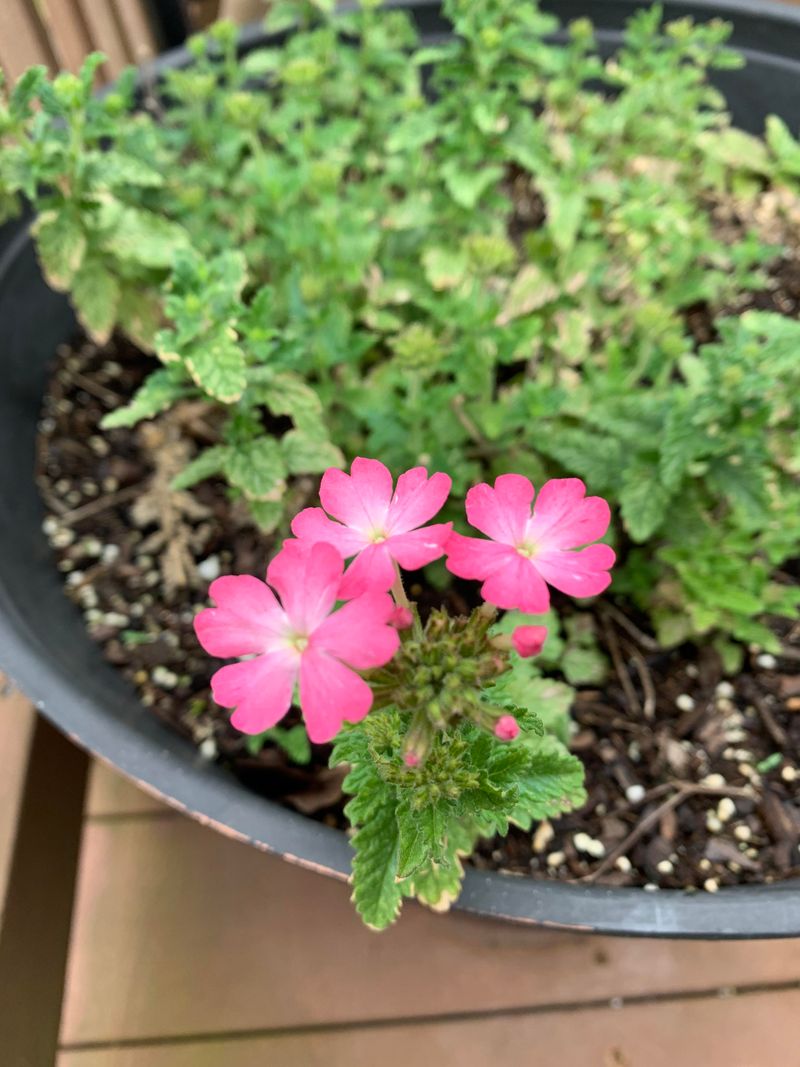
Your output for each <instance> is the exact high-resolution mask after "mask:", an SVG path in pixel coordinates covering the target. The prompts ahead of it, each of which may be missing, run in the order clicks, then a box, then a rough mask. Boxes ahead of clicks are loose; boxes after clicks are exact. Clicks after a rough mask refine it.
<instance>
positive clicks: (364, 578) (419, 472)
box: [292, 457, 453, 600]
mask: <svg viewBox="0 0 800 1067" xmlns="http://www.w3.org/2000/svg"><path fill="white" fill-rule="evenodd" d="M451 484H452V481H451V479H450V477H449V476H448V475H447V474H433V475H431V477H430V478H429V477H428V472H427V471H426V469H425V468H424V467H413V468H412V469H411V470H409V471H406V472H405V474H401V475H400V477H399V478H398V479H397V488H396V489H395V490H394V493H392V476H391V474H390V473H389V470H388V469H387V468H386V467H385V466H384V465H383V464H382V463H381V462H379V461H378V460H376V459H363V458H361V457H359V458H358V459H354V460H353V465H352V467H351V468H350V474H345V472H344V471H340V470H337V469H336V468H331V469H330V470H327V471H326V472H325V474H324V475H323V477H322V484H321V485H320V490H319V496H320V500H321V501H322V507H321V508H306V509H305V511H301V512H300V514H299V515H297V516H295V518H294V520H293V521H292V533H293V534H294V535H295V537H297V538H299V539H300V540H301V541H304V542H310V543H312V544H316V543H318V542H320V541H325V542H327V543H328V544H331V545H333V546H334V547H335V548H338V550H339V551H340V552H341V554H342V555H343V556H344V558H345V559H349V558H350V557H351V556H355V557H356V558H355V560H354V561H353V563H352V564H351V566H350V567H349V568H348V570H347V572H346V574H345V576H344V580H343V582H342V588H341V589H340V591H339V593H340V596H342V597H343V598H344V599H346V600H347V599H349V598H350V597H354V596H358V595H359V594H360V593H363V592H364V591H365V590H367V589H380V590H386V589H389V588H390V587H391V585H392V583H393V582H394V579H395V567H394V564H395V561H396V562H397V563H399V564H400V566H401V567H404V568H405V569H406V570H416V569H417V568H418V567H424V566H425V564H426V563H431V562H433V560H435V559H438V558H439V557H440V556H442V555H444V550H445V544H446V542H447V539H448V537H449V536H450V534H451V532H452V526H453V524H452V523H450V522H443V523H438V524H436V525H434V526H425V525H424V523H426V522H428V521H429V520H430V519H432V518H433V516H434V515H435V514H436V513H437V512H438V511H439V510H440V509H441V508H442V505H443V504H444V502H445V500H447V496H448V494H449V492H450V486H451ZM323 508H324V510H323ZM326 511H327V512H328V515H332V516H333V518H334V519H338V522H334V521H333V520H332V519H330V518H329V517H328V515H326V514H325V512H326Z"/></svg>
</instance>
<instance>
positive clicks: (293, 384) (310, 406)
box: [247, 367, 322, 428]
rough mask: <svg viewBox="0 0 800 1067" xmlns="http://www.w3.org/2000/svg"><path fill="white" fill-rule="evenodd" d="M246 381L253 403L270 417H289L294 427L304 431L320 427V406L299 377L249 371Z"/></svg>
mask: <svg viewBox="0 0 800 1067" xmlns="http://www.w3.org/2000/svg"><path fill="white" fill-rule="evenodd" d="M247 380H248V389H252V391H253V396H254V398H255V399H256V401H257V402H258V403H259V404H264V405H265V406H266V407H268V408H269V410H270V411H271V412H272V414H273V415H288V416H289V417H290V418H291V419H292V420H293V422H294V423H295V425H298V426H303V427H305V428H309V427H317V426H319V419H320V416H321V414H322V402H321V400H320V398H319V396H318V395H317V394H316V393H315V392H314V390H313V389H312V388H311V386H310V385H308V384H307V383H306V382H304V381H303V379H302V378H301V377H300V375H299V374H293V373H292V372H291V371H273V370H272V369H271V368H268V367H253V368H251V369H250V370H248V373H247Z"/></svg>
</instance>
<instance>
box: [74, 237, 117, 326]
mask: <svg viewBox="0 0 800 1067" xmlns="http://www.w3.org/2000/svg"><path fill="white" fill-rule="evenodd" d="M71 298H72V303H73V304H74V305H75V310H76V311H77V313H78V318H79V319H80V321H81V325H82V326H83V327H84V329H85V330H86V332H87V333H88V334H89V336H90V337H91V338H92V340H93V341H95V342H96V343H97V344H99V345H104V344H105V343H106V342H107V341H108V339H109V337H110V336H111V333H112V331H113V329H114V325H115V323H116V321H117V311H118V308H119V300H120V288H119V284H118V282H117V279H116V278H115V277H114V275H113V274H112V273H111V272H110V271H109V270H108V268H107V267H106V266H105V265H104V264H103V262H102V261H101V260H99V259H91V258H89V259H86V260H84V262H83V264H82V265H81V267H80V269H79V270H78V273H77V274H76V275H75V277H74V279H73V281H72V293H71Z"/></svg>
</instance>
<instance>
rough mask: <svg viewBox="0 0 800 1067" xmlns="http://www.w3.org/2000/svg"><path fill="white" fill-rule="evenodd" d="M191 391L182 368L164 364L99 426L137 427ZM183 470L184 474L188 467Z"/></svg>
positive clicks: (106, 428)
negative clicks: (142, 421)
mask: <svg viewBox="0 0 800 1067" xmlns="http://www.w3.org/2000/svg"><path fill="white" fill-rule="evenodd" d="M188 391H189V384H188V382H187V381H186V377H185V375H184V373H183V369H182V368H173V367H163V368H161V369H160V370H157V371H153V373H152V374H151V375H150V376H149V377H148V378H147V379H146V381H145V382H144V384H143V385H142V386H140V388H139V389H138V390H137V391H136V393H135V394H134V396H133V399H132V400H131V402H130V403H129V404H126V405H125V407H122V408H117V409H116V411H111V412H109V413H108V415H106V416H104V418H103V420H102V422H101V423H100V425H101V427H102V428H103V429H104V430H113V429H115V428H116V427H118V426H135V425H136V423H137V422H140V421H141V420H142V419H152V418H153V417H154V416H156V415H159V414H160V413H161V412H162V411H166V409H167V408H168V407H170V406H171V405H172V404H174V403H175V401H176V400H180V399H181V397H184V396H185V395H186V393H187V392H188ZM209 451H210V450H209ZM205 454H206V453H203V455H205ZM186 469H188V468H186ZM182 473H183V474H185V473H186V470H184V471H183V472H182ZM198 480H199V479H198ZM189 484H192V483H191V482H190V483H189ZM181 488H185V486H182V487H181Z"/></svg>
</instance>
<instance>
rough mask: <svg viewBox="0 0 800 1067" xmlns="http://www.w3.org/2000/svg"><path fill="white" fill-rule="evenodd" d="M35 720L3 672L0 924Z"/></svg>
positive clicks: (0, 709)
mask: <svg viewBox="0 0 800 1067" xmlns="http://www.w3.org/2000/svg"><path fill="white" fill-rule="evenodd" d="M35 721H36V715H35V712H34V710H33V708H32V707H31V705H30V704H29V703H28V701H27V700H26V699H25V697H24V696H23V695H22V694H21V693H18V692H15V691H14V690H13V689H11V687H10V686H9V684H8V683H7V682H6V680H5V679H4V677H3V675H2V674H0V927H2V925H3V911H4V910H5V909H4V904H5V898H6V890H7V888H8V881H9V877H10V875H11V861H12V859H13V856H14V845H15V844H16V840H17V826H18V822H19V813H20V809H21V808H22V799H23V794H24V789H25V778H26V775H27V773H28V758H29V756H30V747H31V742H32V740H33V727H34V723H35Z"/></svg>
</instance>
